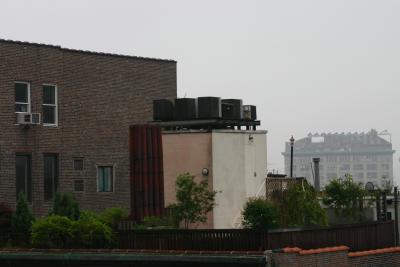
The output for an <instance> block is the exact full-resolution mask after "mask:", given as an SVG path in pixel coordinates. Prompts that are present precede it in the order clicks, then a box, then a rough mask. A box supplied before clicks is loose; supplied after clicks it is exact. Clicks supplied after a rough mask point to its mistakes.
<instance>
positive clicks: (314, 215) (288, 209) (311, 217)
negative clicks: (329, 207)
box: [279, 182, 328, 227]
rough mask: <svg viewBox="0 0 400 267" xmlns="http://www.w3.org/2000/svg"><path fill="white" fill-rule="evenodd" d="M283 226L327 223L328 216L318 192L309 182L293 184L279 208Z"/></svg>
mask: <svg viewBox="0 0 400 267" xmlns="http://www.w3.org/2000/svg"><path fill="white" fill-rule="evenodd" d="M279 213H280V219H281V222H280V224H281V226H285V227H303V226H313V225H327V224H328V217H327V214H326V210H325V209H323V208H322V207H321V205H320V203H319V201H318V196H317V192H316V191H315V190H314V188H313V187H312V186H311V185H310V184H308V183H307V182H305V183H303V184H296V185H294V186H292V187H291V188H290V189H289V190H288V191H287V194H286V197H285V199H284V201H283V203H282V205H281V206H280V208H279Z"/></svg>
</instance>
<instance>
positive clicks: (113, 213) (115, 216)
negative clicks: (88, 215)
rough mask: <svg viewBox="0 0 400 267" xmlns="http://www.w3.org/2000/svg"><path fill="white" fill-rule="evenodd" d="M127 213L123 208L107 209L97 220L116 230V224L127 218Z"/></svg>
mask: <svg viewBox="0 0 400 267" xmlns="http://www.w3.org/2000/svg"><path fill="white" fill-rule="evenodd" d="M128 215H129V214H128V211H127V210H126V209H124V208H108V209H105V210H104V211H103V212H102V213H101V214H100V216H99V219H100V220H101V221H102V222H103V223H105V224H107V225H108V226H110V227H111V228H113V229H117V227H118V223H119V222H120V221H122V220H124V219H126V218H128Z"/></svg>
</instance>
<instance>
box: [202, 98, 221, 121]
mask: <svg viewBox="0 0 400 267" xmlns="http://www.w3.org/2000/svg"><path fill="white" fill-rule="evenodd" d="M197 113H198V114H197V115H198V118H200V119H216V118H221V117H222V112H221V98H219V97H212V96H204V97H199V98H197Z"/></svg>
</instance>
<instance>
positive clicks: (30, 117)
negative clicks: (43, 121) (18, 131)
mask: <svg viewBox="0 0 400 267" xmlns="http://www.w3.org/2000/svg"><path fill="white" fill-rule="evenodd" d="M17 123H18V124H24V125H27V124H40V113H17Z"/></svg>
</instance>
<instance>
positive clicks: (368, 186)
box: [365, 182, 375, 191]
mask: <svg viewBox="0 0 400 267" xmlns="http://www.w3.org/2000/svg"><path fill="white" fill-rule="evenodd" d="M374 188H375V186H374V184H373V183H372V182H367V183H366V184H365V190H367V191H373V190H374Z"/></svg>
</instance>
